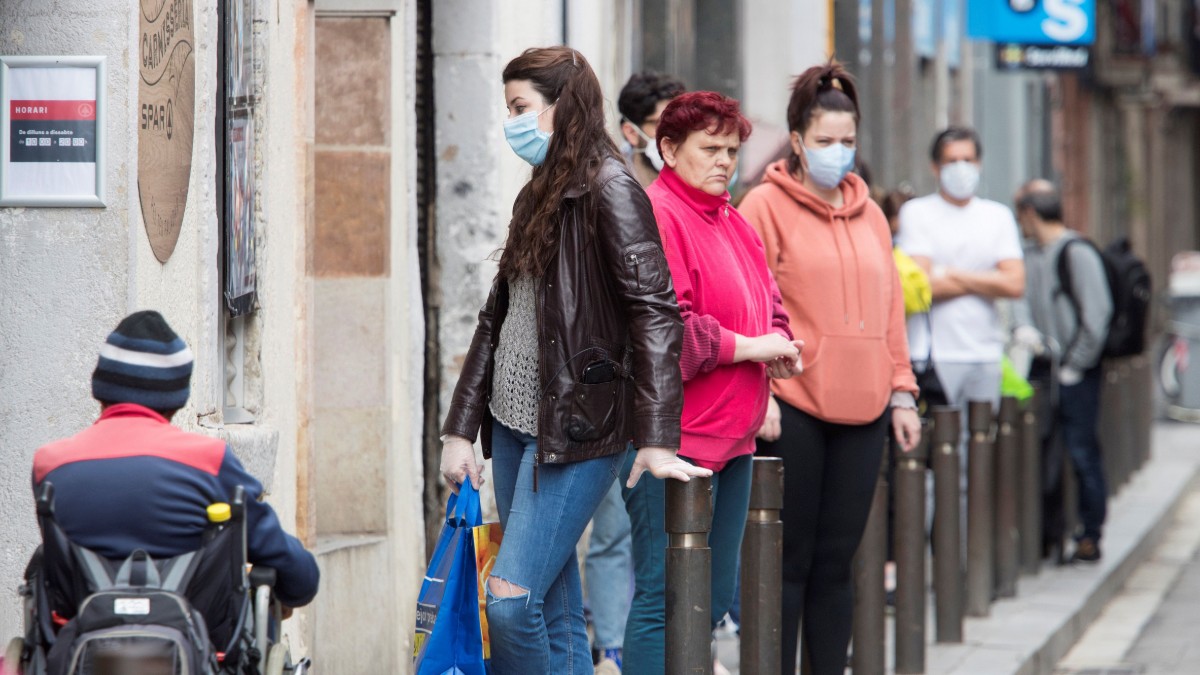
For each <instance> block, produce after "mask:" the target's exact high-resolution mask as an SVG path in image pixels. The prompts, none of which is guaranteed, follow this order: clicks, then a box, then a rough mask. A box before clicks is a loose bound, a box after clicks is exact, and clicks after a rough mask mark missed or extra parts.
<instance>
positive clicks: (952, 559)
mask: <svg viewBox="0 0 1200 675" xmlns="http://www.w3.org/2000/svg"><path fill="white" fill-rule="evenodd" d="M958 437H959V412H958V408H955V407H952V406H937V407H935V408H934V409H933V446H934V447H933V478H934V488H933V498H934V504H933V592H934V617H935V618H936V621H937V623H936V626H937V631H936V633H937V635H936V638H937V641H938V642H962V641H963V613H962V610H963V596H962V548H961V547H962V541H961V537H960V535H959V528H960V514H959V509H960V508H961V507H960V505H959V499H960V495H961V492H962V491H961V489H960V487H959V473H958V472H959V460H958Z"/></svg>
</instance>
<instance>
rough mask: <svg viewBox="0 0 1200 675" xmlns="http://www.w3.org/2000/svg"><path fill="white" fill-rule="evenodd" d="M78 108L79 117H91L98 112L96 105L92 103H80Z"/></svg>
mask: <svg viewBox="0 0 1200 675" xmlns="http://www.w3.org/2000/svg"><path fill="white" fill-rule="evenodd" d="M77 110H78V112H79V117H80V118H82V119H85V120H86V119H90V118H91V117H92V116H93V115H95V114H96V106H94V105H92V104H91V103H80V104H79V108H78V109H77Z"/></svg>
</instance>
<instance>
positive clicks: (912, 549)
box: [893, 424, 931, 675]
mask: <svg viewBox="0 0 1200 675" xmlns="http://www.w3.org/2000/svg"><path fill="white" fill-rule="evenodd" d="M930 430H931V426H930V425H928V424H927V425H925V428H924V429H922V431H921V442H920V443H919V444H918V445H917V447H915V448H913V449H912V452H909V453H908V454H902V455H900V456H899V457H897V461H896V474H895V477H894V478H893V480H894V481H895V483H896V490H895V492H896V523H895V528H894V533H893V536H894V537H895V546H894V547H893V548H894V550H895V555H896V621H895V630H896V633H895V645H896V673H897V674H898V675H908V674H910V673H923V672H925V593H926V590H925V459H926V457H928V453H929V432H930Z"/></svg>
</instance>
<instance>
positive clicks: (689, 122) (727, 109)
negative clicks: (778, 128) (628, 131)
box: [656, 91, 753, 152]
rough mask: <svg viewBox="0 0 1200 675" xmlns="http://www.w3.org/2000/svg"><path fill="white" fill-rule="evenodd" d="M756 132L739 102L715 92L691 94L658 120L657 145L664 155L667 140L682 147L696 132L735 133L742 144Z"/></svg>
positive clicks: (677, 99) (681, 97)
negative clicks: (664, 140)
mask: <svg viewBox="0 0 1200 675" xmlns="http://www.w3.org/2000/svg"><path fill="white" fill-rule="evenodd" d="M752 129H753V127H751V125H750V120H748V119H746V116H745V115H743V114H742V105H741V104H740V103H738V101H737V99H736V98H730V97H728V96H724V95H722V94H718V93H717V92H715V91H690V92H688V93H686V94H680V95H679V96H676V97H675V98H674V99H672V100H671V102H670V103H668V104H667V107H666V108H665V109H663V111H662V115H660V116H659V118H658V134H657V139H656V142H657V144H658V149H659V152H662V142H663V139H664V138H669V139H671V142H673V143H675V144H676V145H679V144H682V143H683V142H684V141H686V140H687V137H688V136H689V135H691V133H692V132H694V131H707V132H709V133H711V134H727V133H730V132H732V131H734V130H736V131H737V133H738V140H740V141H742V142H745V140H746V139H747V138H749V137H750V131H751V130H752Z"/></svg>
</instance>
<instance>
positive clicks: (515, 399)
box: [491, 277, 541, 436]
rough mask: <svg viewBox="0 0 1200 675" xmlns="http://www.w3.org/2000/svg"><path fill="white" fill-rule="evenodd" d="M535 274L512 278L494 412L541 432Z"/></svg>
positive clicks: (513, 425)
mask: <svg viewBox="0 0 1200 675" xmlns="http://www.w3.org/2000/svg"><path fill="white" fill-rule="evenodd" d="M540 281H541V279H539V278H535V277H519V278H517V279H516V280H514V281H511V282H509V286H508V314H507V316H506V317H505V319H504V325H502V326H501V327H500V341H499V344H497V345H496V355H495V373H494V375H493V377H492V404H491V411H492V416H493V417H495V418H496V421H497V422H500V423H501V424H503V425H504V426H506V427H508V428H509V429H513V430H516V431H520V432H522V433H526V434H529V435H530V436H537V431H538V426H537V417H538V403H539V402H540V400H541V391H540V387H539V384H538V327H537V287H538V283H539V282H540Z"/></svg>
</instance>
